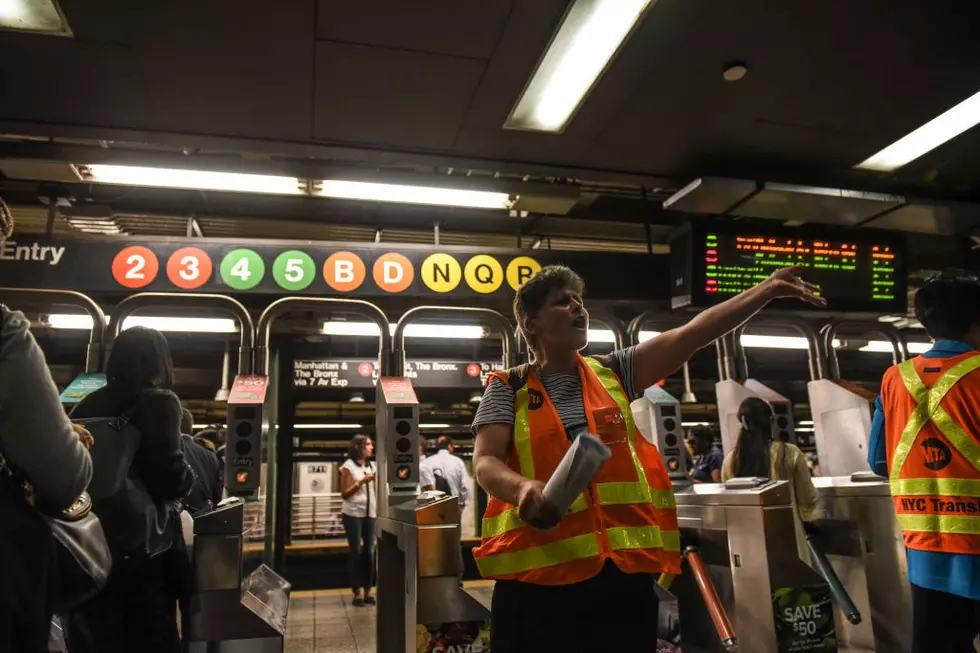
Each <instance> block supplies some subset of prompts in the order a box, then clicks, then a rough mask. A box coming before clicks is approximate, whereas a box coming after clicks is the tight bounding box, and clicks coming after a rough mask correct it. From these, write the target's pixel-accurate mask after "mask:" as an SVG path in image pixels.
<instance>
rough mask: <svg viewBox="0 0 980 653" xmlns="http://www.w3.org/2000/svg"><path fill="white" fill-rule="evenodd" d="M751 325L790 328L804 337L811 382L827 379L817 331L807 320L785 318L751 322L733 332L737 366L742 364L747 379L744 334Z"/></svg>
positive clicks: (747, 370)
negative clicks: (743, 343)
mask: <svg viewBox="0 0 980 653" xmlns="http://www.w3.org/2000/svg"><path fill="white" fill-rule="evenodd" d="M749 325H752V326H762V327H767V326H768V327H783V328H789V329H792V330H794V331H796V332H797V333H799V334H800V335H802V336H803V337H804V338H805V339H806V342H807V363H808V365H809V367H810V380H811V381H818V380H820V379H822V378H824V377H825V371H824V359H823V356H822V355H821V352H820V340H819V338H818V337H817V332H816V330H815V329H814V328H813V326H811V325H810V323H809V322H807V321H805V320H800V319H796V318H788V317H784V318H756V319H754V320H749V321H748V322H745V323H744V324H742V325H741V326H740V327H738V328H737V329H735V331H733V332H732V338H733V340H734V342H735V364H736V365H739V364H741V366H742V368H743V371H744V373H745V374H744V376H745V378H748V376H749V364H748V358H747V357H746V356H745V348H744V347H743V346H742V334H743V333H745V329H746V327H748V326H749Z"/></svg>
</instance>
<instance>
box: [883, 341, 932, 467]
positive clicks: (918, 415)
mask: <svg viewBox="0 0 980 653" xmlns="http://www.w3.org/2000/svg"><path fill="white" fill-rule="evenodd" d="M898 371H899V374H901V376H902V381H903V382H904V383H905V387H906V389H907V390H908V391H909V394H911V395H912V398H913V399H915V401H916V403H917V404H918V405H917V406H916V407H915V410H914V411H912V415H911V416H910V417H909V421H908V422H907V423H906V424H905V429H904V430H903V431H902V437H901V438H900V439H899V441H898V446H896V447H895V453H894V455H893V456H892V464H891V474H890V475H889V476H890V478H891V479H892V480H897V479H898V477H899V473H900V472H901V471H902V465H904V464H905V460H906V458H908V457H909V453H910V452H911V451H912V445H914V444H915V438H916V437H917V436H918V435H919V431H921V430H922V427H923V426H925V425H926V422H928V421H929V414H928V412H927V411H928V397H929V389H928V388H926V386H925V384H923V383H922V379H921V378H919V373H918V372H916V371H915V365H914V364H913V363H912V361H911V360H907V361H905V362H904V363H902V364H901V365H899V366H898Z"/></svg>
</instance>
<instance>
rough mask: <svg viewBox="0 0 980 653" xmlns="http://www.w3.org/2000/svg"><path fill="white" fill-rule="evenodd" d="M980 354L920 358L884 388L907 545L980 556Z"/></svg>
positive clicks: (890, 376)
mask: <svg viewBox="0 0 980 653" xmlns="http://www.w3.org/2000/svg"><path fill="white" fill-rule="evenodd" d="M978 370H980V353H978V352H969V353H966V354H963V355H961V356H955V357H953V358H923V357H921V356H919V357H917V358H915V359H913V360H909V361H905V362H904V363H902V364H900V365H896V366H894V367H892V368H891V369H889V370H888V372H886V373H885V376H884V379H883V380H882V385H881V398H882V406H883V408H884V410H885V417H886V419H885V437H886V441H887V448H888V456H887V460H888V468H889V482H890V485H891V492H892V497H893V500H894V502H895V512H896V514H897V516H898V523H899V526H900V527H901V529H902V531H903V532H904V534H905V546H907V547H908V548H910V549H916V550H919V551H938V552H943V553H966V554H973V555H980V371H978Z"/></svg>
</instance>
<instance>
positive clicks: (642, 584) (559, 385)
mask: <svg viewBox="0 0 980 653" xmlns="http://www.w3.org/2000/svg"><path fill="white" fill-rule="evenodd" d="M797 272H798V270H797V269H795V268H786V269H783V270H779V271H777V272H775V273H774V274H773V275H772V276H771V277H770V278H769V279H768V280H766V281H764V282H762V283H761V284H759V285H758V286H756V287H754V288H752V289H750V290H748V291H746V292H744V293H742V294H740V295H737V296H735V297H733V298H731V299H729V300H728V301H726V302H725V303H723V304H720V305H718V306H715V307H712V308H709V309H708V310H706V311H704V312H703V313H701V314H700V315H698V316H697V317H695V318H694V319H693V320H691V321H690V322H689V323H688V324H686V325H685V326H682V327H680V328H677V329H673V330H671V331H667V332H666V333H663V334H662V335H660V336H658V337H656V338H653V339H651V340H647V341H646V342H644V343H642V344H639V345H637V346H635V347H629V348H627V349H623V350H617V351H614V352H613V353H612V354H609V355H607V356H594V357H588V358H583V357H582V356H581V355H580V354H579V351H580V350H582V349H583V348H584V347H585V346H586V345H587V344H588V329H589V313H588V311H586V310H585V306H584V304H583V301H582V296H583V294H584V290H585V287H584V283H583V282H582V279H581V278H580V277H579V276H578V275H577V274H575V272H573V271H572V270H570V269H568V268H566V267H561V266H550V267H546V268H543V269H542V270H540V271H539V272H538V273H537V274H535V275H534V276H533V277H531V278H530V279H529V280H528V281H527V282H526V283H525V284H524V285H523V286H521V288H520V289H519V290H518V291H517V296H516V297H515V298H514V315H515V317H516V318H517V323H518V325H519V326H520V329H521V331H522V332H523V334H524V336H525V339H526V340H527V342H528V344H529V346H530V348H531V350H532V351H533V353H534V362H533V363H532V364H530V365H522V366H520V367H517V368H515V369H512V370H508V371H506V372H500V373H495V374H493V375H492V376H491V379H490V380H489V383H488V384H487V388H486V391H485V393H484V395H483V401H482V402H481V403H480V407H479V409H478V410H477V414H476V416H475V418H474V422H473V430H474V432H475V433H476V447H475V451H474V469H475V472H476V477H477V481H478V482H479V483H480V485H481V486H482V487H483V489H484V490H486V491H487V493H488V494H489V495H490V502H489V504H488V506H487V509H486V514H485V515H484V518H483V525H482V537H483V541H482V543H481V545H480V546H479V548H477V549H476V550H475V551H474V557H475V558H476V563H477V566H478V567H479V569H480V573H481V574H482V575H483V576H484V577H485V578H493V579H496V580H497V584H496V587H495V589H494V594H493V605H492V615H491V642H492V643H493V644H492V645H493V648H494V650H497V651H507V653H521V652H522V651H534V653H541V652H542V651H569V652H575V651H590V652H591V651H611V650H613V649H615V650H623V651H632V650H635V651H654V650H656V643H657V632H656V630H657V628H656V624H657V618H656V616H657V598H656V593H655V590H654V579H653V576H652V574H655V573H660V572H670V573H675V574H676V573H679V572H680V535H679V533H678V530H677V514H676V510H675V507H674V494H673V491H672V489H671V486H670V481H669V480H668V479H667V473H666V471H665V470H664V466H663V462H662V461H661V459H660V455H659V453H658V452H657V450H656V448H655V447H654V446H653V445H651V444H650V443H648V442H647V441H646V440H645V439H644V438H643V436H642V435H639V434H638V433H637V430H636V427H635V424H634V422H633V415H632V413H631V411H630V401H631V400H633V399H634V398H636V397H638V396H639V395H640V393H642V392H643V390H644V389H645V388H648V387H650V386H652V385H654V384H655V383H657V382H658V381H660V380H661V379H663V378H665V377H666V376H668V375H670V374H672V373H673V372H674V371H676V370H677V369H678V368H679V367H680V366H681V365H683V363H684V362H685V361H686V360H688V359H689V358H690V357H691V356H692V355H693V354H694V353H695V352H696V351H697V350H698V349H700V348H701V347H704V346H705V345H707V344H708V343H711V342H713V341H714V340H715V339H717V338H718V337H720V336H722V335H723V334H725V333H728V332H729V331H731V330H732V329H734V328H735V327H737V326H739V325H740V324H742V323H743V322H745V321H746V320H748V319H749V318H750V317H752V316H753V315H755V313H757V312H758V311H759V310H760V309H762V308H763V307H764V306H766V304H768V303H769V302H770V301H771V300H773V299H776V298H780V297H794V298H799V299H803V300H806V301H809V302H811V303H813V304H816V305H819V306H823V305H824V304H825V302H824V300H823V299H821V298H819V297H817V296H816V295H815V292H816V288H815V287H814V286H812V285H811V284H808V283H806V282H804V281H802V280H800V279H798V278H797V276H796V274H797ZM583 432H591V433H593V434H595V435H596V436H598V437H600V438H601V439H602V440H603V441H604V442H605V443H606V444H607V445H608V446H609V449H610V450H611V452H612V456H611V458H610V459H609V461H608V462H607V463H606V464H605V466H604V467H603V468H602V469H601V470H600V471H599V473H598V475H597V476H596V478H595V479H594V480H593V482H592V484H591V485H590V487H589V489H588V491H587V492H585V493H583V495H582V496H580V497H579V498H578V500H577V501H576V502H575V503H574V505H573V506H572V508H571V510H570V511H569V513H568V514H566V515H561V514H559V512H558V510H557V509H556V508H555V506H553V505H551V504H550V503H549V502H548V501H547V500H546V499H545V497H544V495H543V493H542V490H543V488H544V484H545V482H546V481H547V480H548V479H549V478H550V477H551V475H552V473H553V472H554V470H555V468H556V467H557V465H558V463H559V461H560V460H561V459H562V456H563V455H564V454H565V452H566V451H567V450H568V448H569V447H570V446H571V442H572V441H573V439H574V438H575V437H577V436H578V435H579V434H581V433H583Z"/></svg>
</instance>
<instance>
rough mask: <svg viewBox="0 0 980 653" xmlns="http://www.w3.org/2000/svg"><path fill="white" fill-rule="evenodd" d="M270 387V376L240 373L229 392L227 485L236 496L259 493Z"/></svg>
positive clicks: (253, 495)
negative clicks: (266, 404) (265, 416)
mask: <svg viewBox="0 0 980 653" xmlns="http://www.w3.org/2000/svg"><path fill="white" fill-rule="evenodd" d="M268 387H269V378H268V377H267V376H261V375H257V374H239V375H238V376H236V377H235V382H234V384H232V387H231V392H230V393H229V394H228V418H227V420H228V442H227V445H226V449H225V488H226V489H227V490H228V494H230V495H232V496H240V497H246V498H256V497H258V492H259V486H260V484H261V469H262V444H263V439H264V437H265V434H266V432H267V431H268V424H267V423H266V420H265V419H264V415H265V412H266V411H264V410H263V407H264V404H265V396H266V390H267V389H268Z"/></svg>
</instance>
